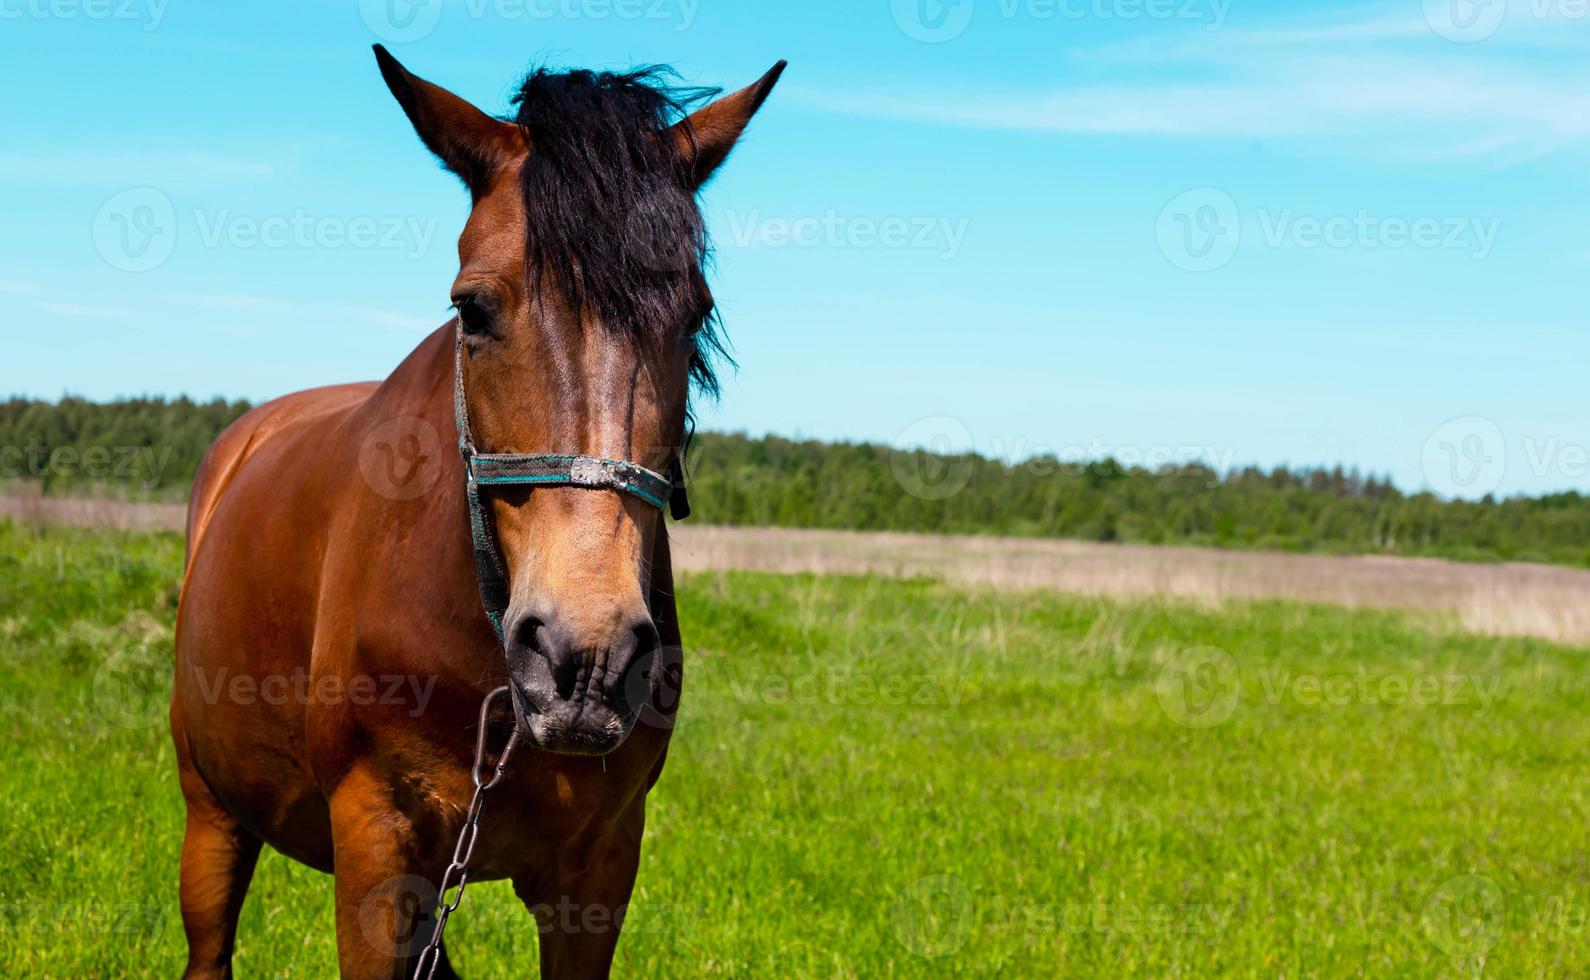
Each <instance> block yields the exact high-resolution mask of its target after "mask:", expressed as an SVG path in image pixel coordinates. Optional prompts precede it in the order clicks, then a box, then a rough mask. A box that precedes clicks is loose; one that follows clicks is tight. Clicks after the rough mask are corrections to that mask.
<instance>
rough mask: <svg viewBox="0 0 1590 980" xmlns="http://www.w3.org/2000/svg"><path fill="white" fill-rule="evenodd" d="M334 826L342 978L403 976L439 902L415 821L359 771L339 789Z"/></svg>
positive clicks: (335, 797) (394, 978)
mask: <svg viewBox="0 0 1590 980" xmlns="http://www.w3.org/2000/svg"><path fill="white" fill-rule="evenodd" d="M331 831H332V839H333V840H332V847H333V858H332V860H333V863H334V865H335V868H336V894H337V901H336V904H337V962H338V965H339V967H340V969H341V973H342V976H343V977H344V978H345V980H378V978H379V980H401V978H403V977H405V976H407V974H408V971H410V970H411V969H413V966H414V963H413V961H414V959H415V958H417V957H418V956H419V954H420V951H421V950H422V949H424V948H425V944H426V942H427V940H428V939H429V938H430V929H431V925H432V922H431V915H430V910H431V909H433V908H434V907H435V901H436V889H435V883H434V882H435V879H434V878H433V877H431V876H428V875H427V874H426V873H425V871H426V869H425V868H424V867H423V862H422V861H420V860H419V859H418V857H417V855H418V853H419V849H418V847H417V842H416V839H415V834H414V828H413V824H412V823H411V822H410V820H409V818H408V817H407V816H406V815H404V814H403V813H401V812H400V811H398V810H396V809H394V808H393V807H392V806H391V804H390V802H389V799H388V794H387V793H386V792H385V789H384V787H383V786H382V785H381V784H380V781H379V780H377V779H375V778H374V777H372V776H370V775H369V774H368V773H366V772H364V771H363V770H360V769H355V770H354V771H353V772H352V773H349V774H348V775H347V776H346V777H344V779H343V781H342V783H341V785H339V786H338V787H337V789H336V791H335V792H333V793H332V796H331ZM436 870H437V871H438V872H439V871H440V869H436ZM449 969H450V968H449ZM436 972H437V976H445V975H447V974H445V973H444V972H443V970H442V969H441V968H440V966H438V969H437V971H436Z"/></svg>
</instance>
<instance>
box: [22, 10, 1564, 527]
mask: <svg viewBox="0 0 1590 980" xmlns="http://www.w3.org/2000/svg"><path fill="white" fill-rule="evenodd" d="M1587 13H1590V10H1587V9H1586V5H1584V4H1582V3H1578V2H1577V0H1523V2H1506V0H1480V2H1471V0H1393V2H1380V3H1373V4H1356V3H1353V4H1345V3H1330V2H1318V0H1316V2H1311V3H1301V2H1288V0H1269V2H1265V3H1254V2H1247V3H1245V2H1243V0H951V2H946V3H940V2H938V0H811V2H806V3H800V4H785V3H762V2H747V0H732V2H730V0H419V2H410V0H363V2H359V0H347V2H340V0H337V2H334V0H283V2H276V3H272V4H268V5H265V4H246V5H245V4H222V3H214V2H211V0H205V2H200V0H0V83H3V85H4V88H5V91H6V92H7V93H8V96H9V97H8V98H7V99H5V100H4V102H3V104H0V132H4V133H6V134H7V139H6V140H5V141H4V142H3V143H0V195H3V200H4V205H5V208H4V210H5V215H6V229H7V230H8V232H9V234H6V235H4V236H0V325H3V326H0V329H3V330H4V331H5V336H4V346H3V348H0V349H3V350H4V352H5V356H4V358H3V360H0V392H18V393H24V394H30V395H38V396H45V397H55V396H58V395H60V394H61V393H63V392H67V391H70V392H73V393H80V394H86V395H88V396H91V397H110V396H114V395H120V394H135V393H164V394H176V393H181V392H186V393H190V394H193V395H197V396H209V395H212V394H224V395H227V396H233V397H236V396H245V397H249V398H254V399H261V398H266V397H269V396H273V395H277V394H281V393H285V392H288V391H292V390H295V389H299V388H303V387H309V386H313V385H319V384H326V383H331V382H337V381H344V380H351V379H361V378H377V377H381V376H383V375H385V374H386V373H387V372H388V371H389V370H390V369H391V368H392V366H393V365H395V364H396V363H397V362H398V361H399V360H400V359H401V358H402V357H403V356H404V354H405V353H407V351H408V350H410V349H411V348H412V347H413V346H414V345H415V344H416V343H417V342H418V341H419V339H420V338H421V337H422V336H423V335H424V333H425V332H426V331H427V330H428V329H430V328H432V327H434V326H435V325H437V324H439V323H441V322H442V321H443V320H444V319H445V318H446V315H447V314H446V312H445V307H446V305H447V294H448V286H449V284H450V282H451V279H452V276H453V273H454V270H455V261H456V260H455V254H454V240H455V239H456V236H457V233H458V231H459V229H460V228H461V226H462V223H463V220H464V217H465V212H466V208H467V197H466V195H465V194H464V193H463V191H462V190H461V189H460V188H459V187H458V186H457V185H456V183H455V182H454V181H453V180H452V179H451V178H450V177H448V176H447V175H445V174H444V173H442V172H441V171H440V170H438V169H437V167H436V165H435V164H434V163H433V162H432V161H431V159H430V158H429V157H428V155H427V154H426V153H425V151H424V149H423V148H422V147H421V146H420V144H419V142H418V141H417V140H416V139H415V137H414V136H413V134H412V131H411V130H410V128H409V126H408V123H407V121H406V120H405V119H404V118H403V116H402V113H401V111H400V110H399V109H398V108H397V106H396V104H395V103H394V102H393V101H392V100H391V98H390V96H389V95H388V94H387V92H386V90H385V88H384V86H383V85H382V82H381V79H380V76H379V74H378V72H377V71H376V68H375V63H374V60H373V58H372V57H371V54H370V52H369V49H368V45H369V43H370V42H371V41H374V40H384V41H386V42H387V43H388V45H389V47H391V49H392V50H393V52H394V53H395V54H396V55H397V56H398V57H399V58H400V59H402V60H403V61H404V62H405V64H407V66H408V67H409V68H410V69H411V70H413V71H415V72H417V73H419V74H421V75H423V76H425V77H428V78H430V79H432V80H433V81H437V82H439V83H441V84H444V85H447V86H449V87H451V88H453V89H454V90H455V91H457V92H459V93H460V94H462V95H464V96H466V97H468V98H470V99H471V100H473V101H475V102H476V103H477V104H479V105H481V106H483V107H484V108H487V109H488V110H490V111H493V112H501V111H504V110H505V109H506V108H507V99H508V96H509V95H510V93H511V91H512V89H513V83H514V81H515V79H516V77H517V76H518V75H520V74H521V73H522V72H523V71H524V70H525V69H526V68H527V67H528V66H529V65H530V64H531V63H532V62H535V61H548V60H550V61H552V62H554V63H557V64H563V65H586V66H598V67H619V66H627V65H630V64H634V63H638V62H666V63H670V64H673V65H675V66H676V67H677V68H678V70H679V71H680V72H681V74H682V75H683V76H684V77H685V78H686V79H687V80H689V81H692V82H699V83H703V84H719V85H727V86H731V87H737V86H739V85H743V84H746V83H748V82H750V81H751V80H752V79H754V78H756V77H757V76H758V75H760V74H761V73H762V72H763V71H765V70H766V69H767V68H768V67H769V66H770V65H771V64H772V63H773V62H774V61H775V60H777V59H779V58H788V59H789V60H790V62H791V67H790V70H789V72H788V73H787V74H786V75H785V77H784V81H783V82H782V84H781V86H780V88H779V90H778V91H777V92H776V93H775V95H774V97H773V98H772V100H771V101H770V102H769V103H768V105H767V106H766V107H765V108H764V110H763V112H762V114H761V115H760V116H759V117H758V119H757V120H756V122H755V123H754V125H753V129H752V132H751V135H750V137H749V139H748V140H747V142H746V143H745V144H744V145H743V146H742V147H741V149H740V150H739V152H738V153H737V154H736V155H735V157H734V158H733V159H732V160H731V161H730V163H729V165H728V166H727V167H726V168H725V170H724V171H723V173H722V175H721V176H720V177H719V178H718V180H717V181H716V182H715V183H714V184H713V185H712V186H711V187H710V188H709V190H708V192H707V194H706V197H705V208H706V211H707V214H708V217H709V220H710V222H711V224H712V227H713V230H714V234H715V237H716V240H717V244H718V259H717V266H716V273H715V276H714V291H715V293H716V295H717V297H718V299H719V301H720V304H721V307H722V310H723V314H724V319H725V322H726V325H727V329H728V331H729V335H730V338H731V340H732V341H733V344H734V349H735V352H736V355H737V357H738V359H739V361H740V364H741V368H740V370H739V371H738V373H737V374H735V375H733V376H732V378H730V380H729V383H728V384H727V385H726V388H725V397H724V399H723V402H722V405H721V407H719V408H717V409H710V408H709V409H708V410H707V411H705V412H704V424H705V425H706V426H708V427H711V428H717V429H743V430H748V431H751V432H753V433H762V432H775V433H780V434H785V435H802V436H811V437H819V438H827V439H840V438H843V439H866V440H872V441H881V442H887V443H895V442H898V443H901V444H926V445H933V446H939V447H967V446H970V447H973V448H976V449H978V450H980V451H982V452H985V453H989V454H993V455H999V456H1005V457H1012V458H1019V457H1022V456H1025V455H1028V454H1031V453H1034V452H1044V451H1050V452H1057V453H1060V454H1061V455H1063V456H1067V457H1076V456H1094V455H1102V454H1115V455H1125V456H1126V457H1128V458H1134V457H1140V458H1143V459H1146V460H1148V461H1150V462H1153V461H1157V460H1162V459H1166V458H1176V459H1181V458H1189V457H1196V458H1201V459H1204V460H1205V461H1208V462H1211V463H1214V464H1216V465H1226V464H1231V463H1237V464H1242V463H1250V462H1257V463H1260V464H1265V465H1269V464H1275V463H1282V462H1286V463H1291V464H1297V465H1301V464H1315V463H1337V462H1341V463H1345V464H1348V465H1356V466H1359V467H1362V468H1364V469H1366V470H1371V471H1375V472H1380V473H1389V474H1390V475H1392V476H1393V477H1394V478H1395V479H1396V480H1397V482H1398V483H1399V484H1400V485H1402V486H1404V487H1405V488H1419V487H1430V488H1432V489H1435V490H1437V491H1439V492H1442V493H1443V494H1448V495H1464V496H1474V495H1478V494H1482V493H1484V492H1487V491H1496V492H1499V493H1502V494H1510V493H1523V492H1531V493H1533V492H1541V491H1547V490H1556V489H1564V488H1577V489H1581V490H1590V459H1587V448H1590V414H1587V412H1586V402H1587V399H1586V389H1587V384H1586V382H1587V380H1590V378H1587V375H1590V323H1587V316H1586V312H1585V311H1586V303H1585V296H1584V289H1585V284H1586V282H1587V281H1590V240H1587V234H1586V229H1587V228H1590V221H1587V219H1590V199H1587V193H1586V172H1587V171H1586V163H1587V156H1590V153H1587V150H1590V67H1587V64H1590V63H1587V62H1586V58H1585V56H1586V54H1587V52H1590V16H1586V14H1587Z"/></svg>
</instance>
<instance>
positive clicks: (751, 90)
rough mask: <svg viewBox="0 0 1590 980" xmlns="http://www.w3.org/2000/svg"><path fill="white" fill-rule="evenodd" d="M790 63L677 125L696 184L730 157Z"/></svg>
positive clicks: (681, 147)
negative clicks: (752, 118)
mask: <svg viewBox="0 0 1590 980" xmlns="http://www.w3.org/2000/svg"><path fill="white" fill-rule="evenodd" d="M788 64H789V62H787V61H780V62H779V63H778V64H776V65H774V66H773V68H772V70H771V71H769V72H768V73H767V74H766V75H763V76H762V77H761V78H759V79H757V80H756V81H755V82H752V83H751V84H750V85H748V86H746V87H745V88H742V89H740V91H738V92H735V93H734V94H733V95H726V96H724V97H723V98H721V99H719V100H718V101H716V102H714V103H712V104H711V105H707V106H703V107H702V108H700V109H698V110H696V111H695V112H693V113H691V114H690V116H689V117H687V118H685V119H682V120H680V121H679V122H678V123H677V124H675V125H674V142H675V145H676V146H677V147H678V151H679V154H680V156H681V157H682V158H683V159H684V160H686V161H688V162H689V167H690V169H689V170H688V171H687V175H688V177H689V179H690V180H691V182H692V184H691V186H692V187H700V186H701V185H702V184H705V183H706V182H707V180H708V179H709V178H710V177H711V176H712V174H713V172H714V171H716V170H717V169H718V167H720V166H721V165H722V164H723V161H724V160H725V159H727V158H728V156H729V151H730V150H732V149H734V144H735V143H736V142H738V141H739V139H740V134H741V133H743V132H745V125H746V123H749V122H750V121H751V117H752V116H754V115H756V110H758V109H760V108H762V103H763V102H766V101H767V97H768V94H769V93H771V92H772V91H773V86H774V85H775V84H777V83H778V78H779V76H780V75H782V74H784V67H785V66H786V65H788Z"/></svg>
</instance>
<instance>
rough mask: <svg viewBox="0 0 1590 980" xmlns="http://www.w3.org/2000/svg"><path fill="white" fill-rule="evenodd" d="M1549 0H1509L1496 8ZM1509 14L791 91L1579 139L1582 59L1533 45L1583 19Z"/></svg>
mask: <svg viewBox="0 0 1590 980" xmlns="http://www.w3.org/2000/svg"><path fill="white" fill-rule="evenodd" d="M1547 2H1549V0H1526V2H1525V4H1524V5H1523V6H1522V7H1520V6H1519V5H1518V4H1514V5H1513V6H1512V7H1510V8H1509V16H1510V17H1515V18H1516V17H1518V16H1519V15H1518V14H1517V12H1516V11H1515V9H1514V8H1518V9H1522V10H1525V11H1532V10H1533V9H1534V7H1533V6H1532V5H1535V4H1541V3H1547ZM1520 24H1521V25H1522V26H1520V27H1519V28H1518V29H1517V30H1515V31H1513V32H1512V33H1511V35H1510V34H1508V33H1507V32H1506V31H1503V32H1499V33H1498V34H1497V35H1496V37H1495V38H1492V39H1490V40H1487V41H1485V42H1483V43H1479V44H1469V45H1462V44H1453V43H1451V42H1449V41H1446V40H1443V39H1442V38H1440V37H1439V36H1437V35H1436V34H1434V32H1432V31H1431V29H1430V27H1429V25H1428V24H1426V23H1425V22H1424V21H1423V20H1422V19H1421V18H1420V17H1419V16H1418V14H1417V13H1415V14H1414V16H1413V17H1412V18H1411V19H1410V18H1389V19H1388V18H1385V17H1373V18H1360V19H1356V20H1349V21H1344V22H1340V23H1314V22H1311V23H1307V24H1300V23H1295V22H1293V23H1285V24H1279V25H1273V26H1269V27H1262V28H1248V29H1237V28H1226V29H1224V30H1222V31H1218V32H1199V33H1196V34H1189V33H1187V32H1175V31H1167V32H1164V33H1162V34H1160V35H1159V36H1156V37H1151V38H1140V39H1135V40H1132V41H1129V42H1119V43H1112V44H1105V45H1101V46H1097V47H1092V48H1086V49H1080V50H1073V51H1069V52H1067V54H1068V56H1069V57H1068V58H1067V59H1065V60H1063V61H1062V62H1060V64H1062V65H1064V66H1066V67H1064V68H1062V70H1063V71H1067V73H1068V74H1069V75H1070V77H1072V78H1077V79H1081V78H1086V79H1087V81H1070V82H1066V83H1062V84H1059V85H1056V86H1051V87H1048V88H1044V87H1042V86H1041V85H1040V86H1032V87H1027V88H1024V89H1022V90H1004V89H995V90H978V89H977V88H976V87H975V86H965V85H944V86H943V87H942V88H941V89H940V90H939V91H940V92H943V93H944V94H939V95H935V96H934V97H932V98H924V97H923V94H922V91H923V90H922V88H921V87H920V86H912V87H910V88H899V89H893V88H878V87H874V88H871V89H868V88H867V87H865V86H857V87H850V88H847V89H845V90H812V89H806V90H804V91H803V92H801V93H800V97H801V98H802V99H803V100H804V101H805V102H807V103H808V104H810V105H813V106H816V107H818V108H822V109H825V110H828V111H833V112H839V113H845V114H849V115H860V116H866V117H883V118H891V119H902V120H908V121H916V122H923V123H933V124H940V125H956V126H967V127H978V128H991V129H1003V130H1018V131H1019V130H1031V131H1045V132H1066V133H1080V134H1088V133H1092V134H1121V135H1146V136H1163V137H1224V138H1244V139H1276V140H1291V141H1297V142H1310V141H1312V142H1315V143H1321V144H1326V145H1328V146H1329V147H1330V148H1331V149H1332V150H1333V151H1348V152H1353V151H1361V152H1369V153H1376V154H1380V153H1388V152H1389V153H1394V154H1397V155H1399V156H1414V157H1423V158H1430V159H1450V158H1454V157H1492V158H1497V159H1503V160H1512V161H1516V160H1519V159H1524V158H1529V157H1534V156H1539V155H1541V154H1545V153H1550V152H1553V151H1555V150H1559V149H1563V148H1565V147H1569V146H1574V145H1580V144H1584V143H1586V142H1587V141H1590V70H1587V69H1586V67H1585V64H1586V62H1585V60H1584V59H1583V58H1580V57H1578V56H1577V55H1576V54H1575V55H1570V56H1568V57H1563V58H1554V57H1551V54H1552V52H1550V51H1543V50H1542V47H1541V45H1540V43H1539V42H1540V41H1541V40H1542V38H1543V37H1548V36H1549V37H1551V38H1555V39H1557V40H1562V39H1564V38H1576V39H1578V40H1582V41H1590V33H1587V32H1590V20H1586V21H1584V22H1582V23H1580V24H1577V25H1568V24H1565V23H1564V22H1563V21H1561V20H1560V19H1557V20H1552V19H1551V18H1549V17H1536V16H1530V17H1528V18H1527V19H1524V20H1521V21H1520ZM1512 26H1513V25H1512V22H1508V23H1507V24H1504V27H1512ZM1508 37H1514V38H1515V39H1516V40H1504V39H1505V38H1508Z"/></svg>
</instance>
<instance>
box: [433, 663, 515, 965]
mask: <svg viewBox="0 0 1590 980" xmlns="http://www.w3.org/2000/svg"><path fill="white" fill-rule="evenodd" d="M508 693H509V691H508V689H507V688H506V687H499V688H497V689H496V690H495V691H492V692H491V693H490V694H488V695H486V699H485V700H484V701H482V702H481V703H480V728H479V729H478V730H477V732H476V735H475V764H474V766H473V767H471V769H470V771H469V776H470V779H472V780H474V783H475V795H474V796H472V797H470V800H469V812H468V814H467V815H466V816H465V817H464V826H463V827H461V828H459V831H458V843H456V844H454V845H453V860H452V863H451V864H449V865H448V866H447V870H446V871H445V872H443V873H442V881H441V884H440V885H439V886H437V889H436V931H435V932H433V933H431V941H430V942H429V943H426V945H425V948H424V949H423V950H421V951H420V958H419V959H418V960H417V961H415V964H414V976H415V977H416V978H420V980H431V978H432V977H434V976H435V975H436V965H437V964H438V963H439V962H440V961H441V958H442V931H443V930H445V929H446V928H447V917H448V916H449V915H452V914H453V913H454V912H456V911H457V910H458V906H459V904H460V903H461V902H463V900H464V885H465V883H466V882H468V881H469V858H470V856H471V855H473V854H474V853H475V838H476V836H477V835H479V833H480V811H481V808H482V807H483V806H484V805H485V802H486V794H487V793H488V792H489V791H490V790H491V788H492V787H493V786H496V785H497V784H498V783H500V782H502V776H503V773H504V772H506V771H507V769H508V760H509V759H510V758H511V757H512V756H513V750H514V749H516V748H518V746H519V727H518V725H517V724H515V726H514V730H513V734H512V735H510V736H509V737H508V744H506V745H504V746H503V747H502V755H501V756H499V757H498V758H497V765H496V768H495V769H494V770H493V771H492V774H491V778H490V779H487V778H486V777H485V776H484V775H483V774H482V772H481V767H482V766H484V765H485V764H486V721H487V719H488V717H489V716H490V714H491V706H492V704H493V703H494V702H495V701H496V700H497V699H498V698H499V697H502V696H504V695H507V694H508ZM455 888H456V889H457V892H456V893H455V894H454V895H453V900H452V901H451V902H449V901H448V900H447V893H448V892H449V891H451V890H452V889H455Z"/></svg>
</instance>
